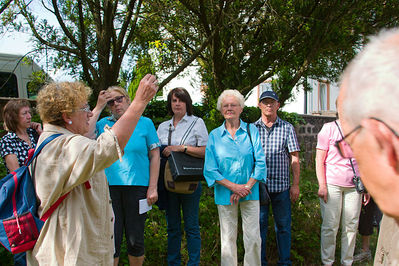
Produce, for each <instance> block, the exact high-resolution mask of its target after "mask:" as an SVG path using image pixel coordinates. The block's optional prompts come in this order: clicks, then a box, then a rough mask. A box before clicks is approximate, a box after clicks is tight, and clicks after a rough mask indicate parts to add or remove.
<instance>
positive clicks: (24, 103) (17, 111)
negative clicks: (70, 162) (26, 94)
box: [0, 99, 42, 173]
mask: <svg viewBox="0 0 399 266" xmlns="http://www.w3.org/2000/svg"><path fill="white" fill-rule="evenodd" d="M3 119H4V125H5V129H6V130H7V131H8V133H7V134H6V135H5V136H4V137H3V138H2V139H1V141H0V148H1V150H0V152H1V157H2V158H3V160H4V164H5V166H6V168H7V173H9V172H12V171H14V170H16V169H18V168H19V167H21V166H22V165H23V164H24V162H25V160H26V158H27V157H28V150H29V149H31V148H35V147H36V143H37V139H38V138H39V135H40V134H41V133H42V127H41V125H40V124H39V123H35V122H32V120H31V119H32V112H31V109H30V103H29V101H28V100H24V99H20V100H10V101H9V102H8V103H7V104H6V105H5V106H4V109H3Z"/></svg>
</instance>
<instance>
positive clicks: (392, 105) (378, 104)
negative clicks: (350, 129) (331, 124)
mask: <svg viewBox="0 0 399 266" xmlns="http://www.w3.org/2000/svg"><path fill="white" fill-rule="evenodd" d="M342 85H344V87H345V91H346V94H345V96H344V97H345V100H344V102H343V103H342V110H343V113H344V116H345V118H346V119H347V120H348V122H349V123H351V124H352V125H358V124H360V122H361V120H362V119H364V118H367V117H370V116H374V117H377V118H380V119H383V120H390V121H393V122H395V123H396V122H399V116H398V115H397V114H398V113H399V28H396V29H391V30H384V31H383V32H381V33H380V34H378V35H377V36H373V37H371V38H370V42H369V43H368V44H367V45H366V46H365V48H364V50H363V51H362V52H361V53H359V54H358V55H357V56H356V57H355V59H354V60H353V61H352V62H351V63H350V64H349V66H348V67H347V69H346V70H345V72H344V74H343V76H342Z"/></svg>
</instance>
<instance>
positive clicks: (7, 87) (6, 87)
mask: <svg viewBox="0 0 399 266" xmlns="http://www.w3.org/2000/svg"><path fill="white" fill-rule="evenodd" d="M0 97H15V98H17V97H18V82H17V76H15V74H14V73H11V72H0Z"/></svg>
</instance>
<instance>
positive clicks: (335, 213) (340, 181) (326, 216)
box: [316, 120, 362, 265]
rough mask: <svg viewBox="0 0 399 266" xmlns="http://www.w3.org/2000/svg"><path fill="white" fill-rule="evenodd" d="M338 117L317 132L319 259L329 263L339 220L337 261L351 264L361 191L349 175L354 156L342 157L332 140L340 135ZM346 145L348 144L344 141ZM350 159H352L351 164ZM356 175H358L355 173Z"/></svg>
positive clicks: (332, 261) (340, 137)
mask: <svg viewBox="0 0 399 266" xmlns="http://www.w3.org/2000/svg"><path fill="white" fill-rule="evenodd" d="M338 126H339V127H340V126H341V125H340V123H339V120H337V121H334V122H330V123H326V124H324V125H323V128H322V129H321V131H320V132H319V134H318V135H317V147H316V174H317V180H318V182H319V191H318V196H319V197H320V208H321V216H322V219H323V222H322V225H321V260H322V263H323V265H333V263H334V257H335V243H336V235H337V232H338V227H339V224H340V222H341V232H342V234H341V264H342V265H351V264H352V262H353V252H354V249H355V242H356V231H357V226H358V222H359V214H360V210H361V199H362V196H361V194H359V193H357V191H356V189H355V185H354V184H353V181H352V178H353V176H354V171H356V175H358V174H359V173H358V168H357V164H356V162H355V159H353V158H352V159H346V158H343V157H342V156H341V155H340V153H339V151H338V149H337V148H336V147H335V142H336V141H339V140H341V139H342V135H341V133H340V129H339V128H338ZM346 148H347V149H350V147H349V145H346ZM350 160H352V163H353V167H352V165H351V162H350ZM358 176H359V175H358Z"/></svg>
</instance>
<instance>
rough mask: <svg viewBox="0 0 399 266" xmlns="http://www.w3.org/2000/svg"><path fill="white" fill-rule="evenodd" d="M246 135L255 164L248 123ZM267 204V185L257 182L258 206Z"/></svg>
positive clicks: (268, 197) (268, 198)
mask: <svg viewBox="0 0 399 266" xmlns="http://www.w3.org/2000/svg"><path fill="white" fill-rule="evenodd" d="M247 133H248V136H249V141H251V146H252V156H253V157H254V162H255V161H256V160H255V151H254V144H253V143H252V137H251V131H250V130H249V123H247ZM254 168H255V166H254ZM269 203H270V195H269V190H268V189H267V185H266V184H265V183H263V182H259V204H260V205H268V204H269Z"/></svg>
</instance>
